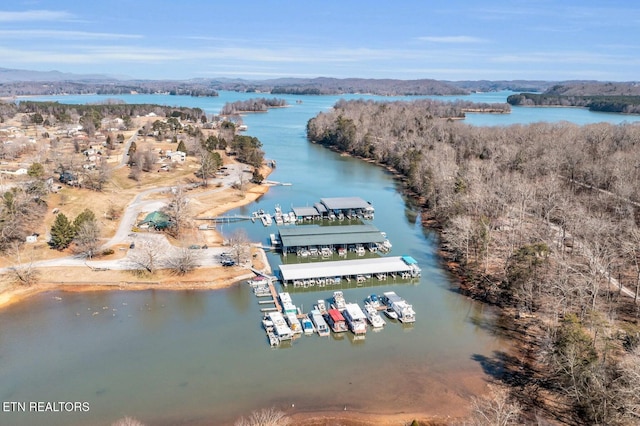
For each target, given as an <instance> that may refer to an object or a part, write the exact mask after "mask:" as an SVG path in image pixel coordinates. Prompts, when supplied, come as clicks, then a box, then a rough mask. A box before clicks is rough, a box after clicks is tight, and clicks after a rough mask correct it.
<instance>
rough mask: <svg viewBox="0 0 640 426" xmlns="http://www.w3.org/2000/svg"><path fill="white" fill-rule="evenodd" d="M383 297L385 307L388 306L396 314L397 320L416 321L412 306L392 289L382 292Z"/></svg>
mask: <svg viewBox="0 0 640 426" xmlns="http://www.w3.org/2000/svg"><path fill="white" fill-rule="evenodd" d="M384 299H385V302H386V305H387V308H390V309H391V310H393V311H394V312H395V313H396V314H397V315H398V320H399V321H401V322H404V323H411V322H415V321H416V313H415V311H414V310H413V306H411V305H410V304H408V303H407V302H406V301H405V300H404V299H402V298H401V297H400V296H398V295H397V294H396V293H395V292H393V291H388V292H386V293H384Z"/></svg>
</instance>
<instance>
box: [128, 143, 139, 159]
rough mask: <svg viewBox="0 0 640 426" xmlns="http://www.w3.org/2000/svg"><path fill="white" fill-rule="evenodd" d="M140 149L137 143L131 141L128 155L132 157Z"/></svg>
mask: <svg viewBox="0 0 640 426" xmlns="http://www.w3.org/2000/svg"><path fill="white" fill-rule="evenodd" d="M137 149H138V146H137V145H136V143H135V142H131V145H129V152H127V155H128V156H129V157H131V156H132V155H133V154H134V153H135V152H136V151H137Z"/></svg>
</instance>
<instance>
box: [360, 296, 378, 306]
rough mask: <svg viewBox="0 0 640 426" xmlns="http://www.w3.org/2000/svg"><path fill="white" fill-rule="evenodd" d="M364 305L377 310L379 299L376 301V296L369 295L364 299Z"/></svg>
mask: <svg viewBox="0 0 640 426" xmlns="http://www.w3.org/2000/svg"><path fill="white" fill-rule="evenodd" d="M364 304H365V306H367V305H371V306H373V307H374V308H375V309H378V308H380V299H378V296H377V295H376V294H370V295H369V296H367V298H366V299H365V301H364Z"/></svg>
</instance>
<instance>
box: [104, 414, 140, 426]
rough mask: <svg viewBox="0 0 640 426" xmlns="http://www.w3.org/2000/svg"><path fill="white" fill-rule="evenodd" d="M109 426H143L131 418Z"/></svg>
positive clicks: (122, 419) (124, 418) (117, 421)
mask: <svg viewBox="0 0 640 426" xmlns="http://www.w3.org/2000/svg"><path fill="white" fill-rule="evenodd" d="M111 426H144V423H142V422H140V421H138V420H136V419H134V418H133V417H129V416H127V417H123V418H121V419H118V420H116V421H115V422H113V423H111Z"/></svg>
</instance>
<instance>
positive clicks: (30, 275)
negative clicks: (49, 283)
mask: <svg viewBox="0 0 640 426" xmlns="http://www.w3.org/2000/svg"><path fill="white" fill-rule="evenodd" d="M9 257H10V258H11V259H12V260H11V262H12V266H10V267H9V274H8V275H9V277H10V280H11V281H12V282H13V283H14V284H19V285H25V286H30V285H33V284H35V283H37V282H38V280H39V279H40V271H38V269H36V267H35V266H34V264H33V262H34V259H33V250H31V253H30V254H29V255H27V256H26V257H27V258H26V259H25V256H24V251H23V249H22V247H21V245H20V243H18V242H17V241H14V242H13V243H12V244H11V247H10V249H9Z"/></svg>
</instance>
